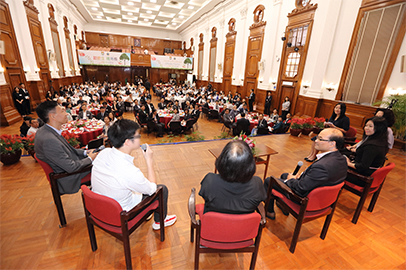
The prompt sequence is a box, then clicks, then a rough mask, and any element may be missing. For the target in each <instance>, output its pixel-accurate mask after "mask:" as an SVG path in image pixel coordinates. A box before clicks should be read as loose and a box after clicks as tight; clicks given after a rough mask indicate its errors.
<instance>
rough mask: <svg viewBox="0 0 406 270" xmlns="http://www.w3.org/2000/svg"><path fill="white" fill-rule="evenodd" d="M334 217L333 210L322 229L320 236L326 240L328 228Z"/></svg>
mask: <svg viewBox="0 0 406 270" xmlns="http://www.w3.org/2000/svg"><path fill="white" fill-rule="evenodd" d="M332 219H333V212H331V213H330V215H328V216H327V217H326V220H325V221H324V225H323V229H322V230H321V234H320V238H321V239H323V240H324V238H326V235H327V231H328V228H329V227H330V223H331V220H332Z"/></svg>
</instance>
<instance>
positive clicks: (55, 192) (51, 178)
mask: <svg viewBox="0 0 406 270" xmlns="http://www.w3.org/2000/svg"><path fill="white" fill-rule="evenodd" d="M34 158H35V160H36V161H38V163H39V164H40V165H41V167H42V169H43V170H44V172H45V175H46V176H47V179H48V182H49V185H50V186H51V191H52V196H53V198H54V203H55V206H56V210H57V211H58V216H59V222H60V225H59V227H60V228H61V227H65V226H66V217H65V212H64V210H63V205H62V200H61V193H60V192H59V189H58V183H57V180H58V179H59V178H62V177H66V176H69V175H74V174H78V173H83V172H87V171H91V170H92V165H90V166H86V167H84V168H82V169H80V170H78V171H76V172H72V173H67V172H65V173H54V171H53V170H52V168H51V166H49V164H48V163H46V162H44V161H42V160H40V159H39V158H38V157H37V155H36V154H34ZM90 176H91V174H90V173H89V174H88V175H86V176H85V177H83V178H82V180H81V183H82V184H86V185H90Z"/></svg>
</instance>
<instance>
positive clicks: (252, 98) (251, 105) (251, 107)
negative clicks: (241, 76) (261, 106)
mask: <svg viewBox="0 0 406 270" xmlns="http://www.w3.org/2000/svg"><path fill="white" fill-rule="evenodd" d="M254 102H255V93H254V89H251V94H250V96H249V97H248V105H249V110H250V112H252V111H253V110H254Z"/></svg>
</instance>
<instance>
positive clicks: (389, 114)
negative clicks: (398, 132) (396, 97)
mask: <svg viewBox="0 0 406 270" xmlns="http://www.w3.org/2000/svg"><path fill="white" fill-rule="evenodd" d="M379 111H381V112H383V118H385V119H386V122H387V123H388V127H391V126H393V124H395V114H394V113H393V111H392V110H391V109H385V108H378V109H376V111H375V114H374V115H376V113H377V112H379Z"/></svg>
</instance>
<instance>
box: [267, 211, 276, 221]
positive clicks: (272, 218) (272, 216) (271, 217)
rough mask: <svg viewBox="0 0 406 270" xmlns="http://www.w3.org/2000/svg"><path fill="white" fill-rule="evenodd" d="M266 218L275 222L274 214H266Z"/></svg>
mask: <svg viewBox="0 0 406 270" xmlns="http://www.w3.org/2000/svg"><path fill="white" fill-rule="evenodd" d="M266 217H267V218H269V219H271V220H275V212H272V213H271V212H268V211H267V212H266Z"/></svg>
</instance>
